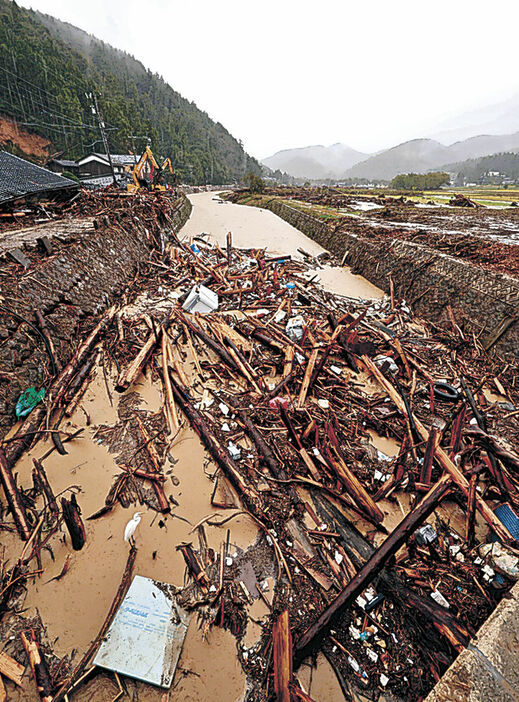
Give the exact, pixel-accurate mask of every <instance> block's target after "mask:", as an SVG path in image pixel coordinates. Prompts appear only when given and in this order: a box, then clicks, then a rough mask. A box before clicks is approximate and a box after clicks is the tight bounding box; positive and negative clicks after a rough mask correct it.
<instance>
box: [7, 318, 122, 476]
mask: <svg viewBox="0 0 519 702" xmlns="http://www.w3.org/2000/svg"><path fill="white" fill-rule="evenodd" d="M114 316H115V307H111V308H110V309H109V310H108V311H107V312H106V314H105V316H104V317H103V318H102V319H101V321H100V322H99V323H98V324H97V325H96V327H95V328H94V329H93V330H92V331H91V332H90V334H89V335H88V336H87V338H86V339H85V341H84V342H83V343H82V344H81V345H80V347H79V348H78V350H77V351H76V353H75V354H74V356H73V358H72V360H71V361H70V362H69V363H68V364H67V365H66V366H65V368H63V370H62V371H61V373H60V374H59V375H58V376H57V378H56V379H55V380H54V382H53V383H52V385H51V386H50V388H49V391H48V393H47V397H48V398H49V400H48V402H49V403H50V410H52V409H53V408H55V407H58V406H59V405H60V402H61V400H62V399H63V396H64V394H65V392H66V391H67V388H68V385H69V383H70V380H71V379H72V377H73V376H74V375H75V373H76V372H77V369H78V368H80V367H81V366H82V365H83V363H84V362H85V359H86V357H87V356H88V354H89V353H90V351H91V350H92V348H93V346H94V345H95V343H96V342H97V339H98V337H99V335H100V334H101V332H103V331H104V330H105V329H106V327H107V326H108V325H109V324H110V322H111V321H112V319H113V318H114ZM46 411H47V410H46V407H45V405H44V404H43V403H41V404H39V405H37V406H36V407H35V408H34V409H33V410H32V412H31V413H30V414H29V416H28V417H27V418H26V419H25V421H24V422H23V424H22V425H21V426H20V428H19V429H18V431H17V433H16V436H18V437H19V438H16V437H15V441H13V442H11V444H10V445H9V446H8V448H7V450H6V458H7V461H8V463H9V464H10V465H11V466H13V465H14V464H15V463H16V461H17V460H18V459H19V458H20V456H21V455H22V453H23V451H24V450H25V448H26V447H27V446H28V445H29V443H30V442H31V440H32V437H33V436H34V432H35V431H37V430H38V429H39V427H40V424H41V422H42V420H43V418H44V417H45V413H46Z"/></svg>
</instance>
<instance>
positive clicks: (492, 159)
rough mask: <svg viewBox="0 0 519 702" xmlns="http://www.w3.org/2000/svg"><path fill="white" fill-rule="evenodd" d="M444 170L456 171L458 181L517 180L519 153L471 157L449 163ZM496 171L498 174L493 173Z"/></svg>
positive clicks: (491, 181) (489, 181) (495, 181)
mask: <svg viewBox="0 0 519 702" xmlns="http://www.w3.org/2000/svg"><path fill="white" fill-rule="evenodd" d="M445 170H447V171H448V172H449V173H457V174H458V181H459V182H460V183H463V182H468V183H500V182H501V181H502V180H514V181H516V182H519V154H516V153H502V154H493V155H492V156H482V157H481V158H471V159H468V160H467V161H461V162H460V163H451V164H449V165H448V166H446V167H445ZM496 173H498V174H499V175H494V174H496ZM491 174H492V175H491Z"/></svg>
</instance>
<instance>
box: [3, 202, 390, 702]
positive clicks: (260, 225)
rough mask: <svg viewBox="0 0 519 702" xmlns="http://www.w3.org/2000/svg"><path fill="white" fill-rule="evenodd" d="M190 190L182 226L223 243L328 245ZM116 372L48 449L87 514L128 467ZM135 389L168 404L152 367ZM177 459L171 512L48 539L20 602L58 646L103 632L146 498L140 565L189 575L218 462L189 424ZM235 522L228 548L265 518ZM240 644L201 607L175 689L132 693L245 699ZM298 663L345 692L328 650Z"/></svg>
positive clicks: (49, 462) (342, 288)
mask: <svg viewBox="0 0 519 702" xmlns="http://www.w3.org/2000/svg"><path fill="white" fill-rule="evenodd" d="M190 199H191V202H192V203H193V213H192V216H191V218H190V220H189V221H188V222H187V224H186V225H185V227H184V228H183V230H182V231H181V233H180V236H181V237H186V238H189V237H191V236H194V235H196V236H198V235H200V234H202V233H207V234H208V235H209V237H208V240H209V241H212V242H218V243H219V244H220V245H222V244H224V243H225V238H226V235H227V232H229V231H231V232H232V234H233V243H234V244H235V245H236V246H239V247H267V248H268V250H269V252H270V253H271V254H291V255H293V256H298V257H299V256H300V254H298V253H297V249H298V247H302V248H303V249H304V250H305V251H307V252H309V253H310V254H313V255H317V254H319V253H321V252H322V251H323V249H322V248H321V247H320V246H318V245H317V244H316V243H314V242H313V241H311V240H310V239H308V238H307V237H306V236H304V235H303V234H302V233H301V232H299V231H298V230H296V229H294V228H293V227H292V226H290V225H289V224H287V223H285V222H284V221H283V220H281V219H279V218H278V217H276V216H275V215H274V214H272V213H271V212H268V211H264V210H260V209H257V208H254V207H244V206H240V205H233V204H230V203H224V202H222V201H221V200H220V199H219V198H218V197H217V196H216V195H215V193H200V194H195V195H191V196H190ZM319 275H320V278H321V281H322V283H323V285H324V286H325V287H327V288H328V289H330V290H332V291H334V292H337V293H341V294H344V295H347V296H351V297H361V298H381V297H382V296H383V293H382V291H381V290H379V289H378V288H376V287H374V286H373V285H371V284H370V283H369V282H368V281H366V280H365V279H364V278H362V277H360V276H357V275H353V274H352V273H351V272H350V271H349V270H348V269H347V268H339V267H332V266H323V268H322V269H320V271H319ZM114 380H115V378H114V377H107V378H106V379H105V378H104V377H103V373H102V371H101V370H100V369H98V370H97V375H96V377H95V379H94V380H93V381H92V382H91V383H90V385H89V388H88V390H87V392H86V394H85V395H84V397H83V399H82V401H81V402H80V405H79V407H78V409H77V410H76V412H75V414H74V415H73V416H72V417H71V418H70V420H69V422H68V423H67V424H66V425H64V426H63V429H65V430H67V431H73V430H75V429H77V428H83V429H84V431H83V434H82V438H81V439H78V440H75V441H73V442H71V443H70V444H68V445H67V449H68V455H66V456H60V455H58V454H57V453H53V454H52V456H51V457H49V458H48V459H46V460H45V470H46V472H47V475H48V478H49V481H50V483H51V485H52V486H53V489H54V492H55V493H56V494H59V493H60V492H62V491H65V490H66V489H67V488H70V487H71V486H77V487H76V488H75V489H76V491H77V499H78V502H79V504H80V506H81V509H82V513H83V516H84V517H85V518H86V517H88V516H89V515H91V514H93V513H94V512H96V511H97V510H99V509H100V508H101V507H102V506H103V505H104V500H105V497H106V495H107V493H108V491H109V490H110V487H111V485H112V483H113V480H114V476H116V475H117V474H118V473H119V471H120V467H119V466H117V464H116V463H115V460H114V456H113V455H112V454H111V453H109V451H108V449H107V448H106V446H105V445H103V444H102V443H101V441H100V440H99V439H98V437H97V432H98V429H99V428H100V427H101V426H103V427H107V426H108V427H113V426H116V425H117V422H118V421H119V420H120V416H119V410H120V404H121V402H122V401H123V400H124V397H125V395H124V394H122V395H118V394H117V393H116V392H115V391H114V387H113V385H114ZM128 392H132V393H138V398H139V399H138V402H139V405H138V406H139V408H140V409H142V410H144V411H148V412H158V411H159V410H160V408H161V406H162V397H161V389H160V387H158V386H157V385H156V384H154V383H153V382H152V380H151V378H148V377H145V376H141V378H140V380H139V382H138V383H136V384H134V385H133V386H132V387H131V388H130V390H129V391H128ZM373 440H374V443H375V445H377V438H376V437H373ZM49 447H51V442H50V441H43V440H42V441H40V442H38V443H37V444H36V446H35V447H34V448H33V449H32V450H31V451H30V452H28V453H26V454H25V455H24V457H23V458H22V459H21V460H20V462H19V463H18V464H17V466H16V472H17V473H18V481H19V483H20V484H21V485H22V486H23V487H24V488H28V487H30V485H31V483H32V458H33V457H35V458H40V457H42V456H43V455H44V454H45V453H46V451H48V449H49ZM377 448H379V449H380V450H382V451H384V452H385V453H387V454H390V455H391V454H393V453H394V452H395V450H396V448H395V447H394V446H391V445H389V442H386V443H384V442H382V443H380V444H378V445H377ZM168 460H169V463H170V465H169V466H168V465H166V467H165V469H164V470H165V474H166V475H167V476H168V480H167V482H166V483H165V493H166V496H167V497H168V498H169V497H170V496H171V497H172V498H173V499H174V500H175V502H176V503H178V507H176V508H175V509H174V510H173V511H172V513H171V514H169V515H167V516H164V515H158V514H157V513H156V512H154V511H152V510H150V509H147V508H146V507H136V506H135V505H131V506H130V507H129V508H128V509H123V508H122V507H121V506H120V505H117V506H116V507H115V508H114V509H113V511H112V512H111V513H110V514H107V515H105V516H104V517H102V518H100V519H97V520H94V521H86V522H85V526H86V530H87V542H86V546H85V548H84V549H83V550H82V551H80V552H77V553H76V552H72V551H71V548H70V545H69V544H68V541H67V542H66V541H65V540H64V538H63V533H58V534H56V535H55V536H54V537H53V538H52V540H51V542H50V543H49V546H50V547H51V549H52V554H50V552H49V551H45V552H43V554H42V561H43V563H42V566H43V568H44V573H43V575H42V576H41V577H40V578H37V577H34V578H32V579H31V581H30V584H29V585H28V588H27V595H26V597H25V600H24V601H23V603H22V604H21V606H20V608H21V609H23V610H24V616H33V615H34V614H36V613H39V615H40V616H41V619H42V621H43V623H44V625H45V627H46V630H47V636H48V641H49V642H50V643H51V645H52V648H53V650H54V651H55V653H56V654H57V655H58V656H60V657H61V656H64V655H66V654H68V653H70V652H71V651H72V650H76V651H77V656H80V655H81V654H82V653H83V652H84V651H85V650H86V649H87V648H88V645H89V643H90V642H91V641H92V640H93V639H94V638H95V636H96V635H97V632H98V631H99V629H100V627H101V624H102V622H103V621H104V618H105V616H106V612H107V611H108V608H109V607H110V604H111V602H112V600H113V597H114V594H115V592H116V590H117V587H118V585H119V582H120V578H121V575H122V572H123V570H124V566H125V563H126V559H127V555H128V545H127V544H126V543H125V542H124V540H123V532H124V527H125V524H126V523H127V522H128V520H129V519H130V518H131V517H132V515H133V513H134V512H135V511H136V510H137V509H140V510H142V511H143V516H142V520H141V523H140V525H139V528H138V530H137V532H136V537H135V538H136V544H137V547H138V555H137V560H136V565H135V570H134V573H135V574H139V575H143V576H147V577H151V578H154V579H157V580H160V581H164V582H167V583H171V584H173V585H175V586H177V587H181V586H182V585H183V582H184V571H185V564H184V560H183V557H182V555H181V553H180V552H179V551H177V550H176V546H177V545H178V544H180V543H182V542H189V541H193V542H196V534H194V533H192V528H193V525H195V524H196V523H197V522H198V521H199V520H201V519H202V518H203V517H205V516H206V515H208V514H210V513H213V512H215V511H218V510H215V508H214V507H213V506H212V504H211V496H212V494H213V491H214V489H215V484H214V481H213V480H211V477H212V474H214V473H215V471H216V467H215V466H214V465H213V464H211V462H210V461H209V460H208V458H207V455H206V454H205V452H204V450H203V448H202V446H201V444H200V441H199V440H198V438H197V437H196V435H195V434H194V433H193V432H192V431H191V430H190V429H189V428H184V429H183V430H181V431H180V433H179V434H178V435H177V436H176V437H174V439H173V440H172V443H171V446H170V452H169V457H168ZM237 506H238V505H237ZM229 528H230V529H231V537H230V543H231V553H233V552H236V551H237V550H240V549H247V548H248V547H249V546H250V545H252V544H253V543H254V542H255V541H256V538H257V536H258V532H257V528H256V526H255V525H254V523H253V522H252V521H251V520H250V519H249V518H248V517H246V516H241V517H238V518H236V519H234V520H233V521H232V522H230V524H229ZM226 529H227V527H226V528H225V529H224V528H220V529H219V528H218V527H208V528H207V539H208V544H209V546H211V547H213V548H214V549H215V550H216V551H218V550H219V549H220V546H221V544H222V542H223V540H224V538H225V534H226ZM2 548H3V557H4V559H8V561H9V562H10V563H13V562H14V561H16V559H17V558H18V557H19V556H20V552H21V550H22V544H21V542H20V541H19V540H18V538H17V537H16V536H15V535H13V534H8V533H7V532H3V534H2ZM69 556H70V557H69ZM67 559H68V565H69V569H68V571H67V573H66V575H65V576H64V577H63V578H61V579H59V580H56V579H54V580H51V579H52V578H55V576H58V575H59V574H60V573H61V571H62V569H63V567H64V564H65V562H66V561H67ZM272 594H273V593H272V590H270V592H269V591H268V589H267V590H266V592H265V596H266V598H267V599H271V598H272ZM258 602H259V605H258V603H255V605H253V607H251V612H250V613H249V616H250V629H249V628H248V629H247V643H248V644H252V643H253V642H254V640H255V637H258V636H259V632H260V627H259V626H258V625H257V622H258V621H261V617H263V616H265V615H266V614H267V612H268V610H267V608H266V607H265V606H264V605H263V603H261V602H260V601H258ZM260 605H262V606H260ZM236 646H237V643H236V640H235V639H234V637H233V636H232V635H231V634H230V633H229V632H228V631H225V630H223V629H219V628H217V627H213V629H211V630H210V631H209V632H208V633H206V635H205V636H204V634H203V632H202V631H201V630H200V629H199V628H198V626H197V620H196V616H194V617H193V618H192V620H191V625H190V627H189V630H188V633H187V636H186V640H185V643H184V647H183V651H182V654H181V657H180V661H179V664H178V667H177V673H176V677H175V680H174V682H173V685H172V688H171V690H170V692H169V693H165V692H164V690H159V689H158V688H153V687H152V686H149V685H145V684H144V683H140V682H135V681H132V680H127V681H126V684H127V687H128V691H129V694H130V697H131V698H132V699H134V700H142V701H150V702H154V701H157V702H159V701H160V702H165V700H168V699H172V700H173V699H175V700H193V702H194V701H195V700H208V699H217V700H219V701H220V702H235V701H237V700H240V699H243V698H244V695H245V693H246V680H245V676H244V674H243V672H242V669H241V667H240V664H239V659H238V656H237V655H236ZM75 660H76V661H77V660H78V657H76V658H75ZM299 675H300V680H301V683H302V684H303V685H304V688H305V689H306V691H307V692H308V693H309V694H310V695H311V696H312V698H313V699H314V700H315V701H316V702H331V701H332V700H340V699H343V698H342V693H341V691H340V688H339V685H338V683H337V681H336V679H335V675H334V673H333V672H332V670H331V668H330V666H329V664H328V663H327V662H326V660H325V659H324V658H323V657H322V656H320V657H319V659H318V666H317V669H314V670H312V671H311V670H310V668H309V667H307V666H303V667H302V668H301V671H300V673H299ZM6 685H7V688H8V699H9V700H15V701H17V702H21V701H22V700H24V701H25V700H31V701H32V700H35V701H36V700H38V699H39V697H38V694H37V692H36V690H35V688H34V683H33V681H32V678H31V676H30V674H29V673H26V675H25V677H24V687H23V689H15V688H14V686H13V685H12V684H11V683H9V682H7V683H6ZM116 691H117V690H116V687H115V683H114V680H113V678H111V677H110V676H109V675H98V676H97V677H96V678H94V680H93V681H92V682H91V683H88V684H87V685H85V686H84V687H83V688H81V689H80V690H79V691H78V692H77V693H76V694H75V695H74V696H72V698H71V699H74V700H88V701H89V702H101V701H102V700H103V701H104V700H109V699H112V698H113V697H114V695H115V692H116Z"/></svg>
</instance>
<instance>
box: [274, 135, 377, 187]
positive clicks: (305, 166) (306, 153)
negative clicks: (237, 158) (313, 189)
mask: <svg viewBox="0 0 519 702" xmlns="http://www.w3.org/2000/svg"><path fill="white" fill-rule="evenodd" d="M368 157H369V154H365V153H362V152H361V151H356V150H355V149H352V148H351V147H349V146H347V145H346V144H341V143H337V144H332V145H331V146H322V145H315V146H304V147H302V148H296V149H284V150H283V151H278V152H277V153H275V154H273V155H272V156H268V157H267V158H265V159H263V160H262V163H263V164H264V165H266V166H268V167H269V168H271V169H272V170H273V171H275V170H278V169H279V170H280V171H283V172H285V173H289V174H290V175H292V176H294V177H296V178H310V179H319V178H334V177H337V175H336V174H337V173H343V172H344V171H345V170H346V169H348V168H351V167H352V166H354V165H355V164H356V163H359V161H363V160H364V159H366V158H368Z"/></svg>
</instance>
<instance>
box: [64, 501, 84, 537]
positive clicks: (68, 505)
mask: <svg viewBox="0 0 519 702" xmlns="http://www.w3.org/2000/svg"><path fill="white" fill-rule="evenodd" d="M61 508H62V510H63V520H64V522H65V524H66V525H67V529H68V532H69V534H70V538H71V540H72V548H73V549H74V551H81V549H82V548H83V546H84V545H85V541H86V531H85V525H84V524H83V520H82V519H81V511H80V509H79V505H78V503H77V501H76V496H75V495H74V494H72V497H71V499H70V500H67V498H66V497H62V498H61Z"/></svg>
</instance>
